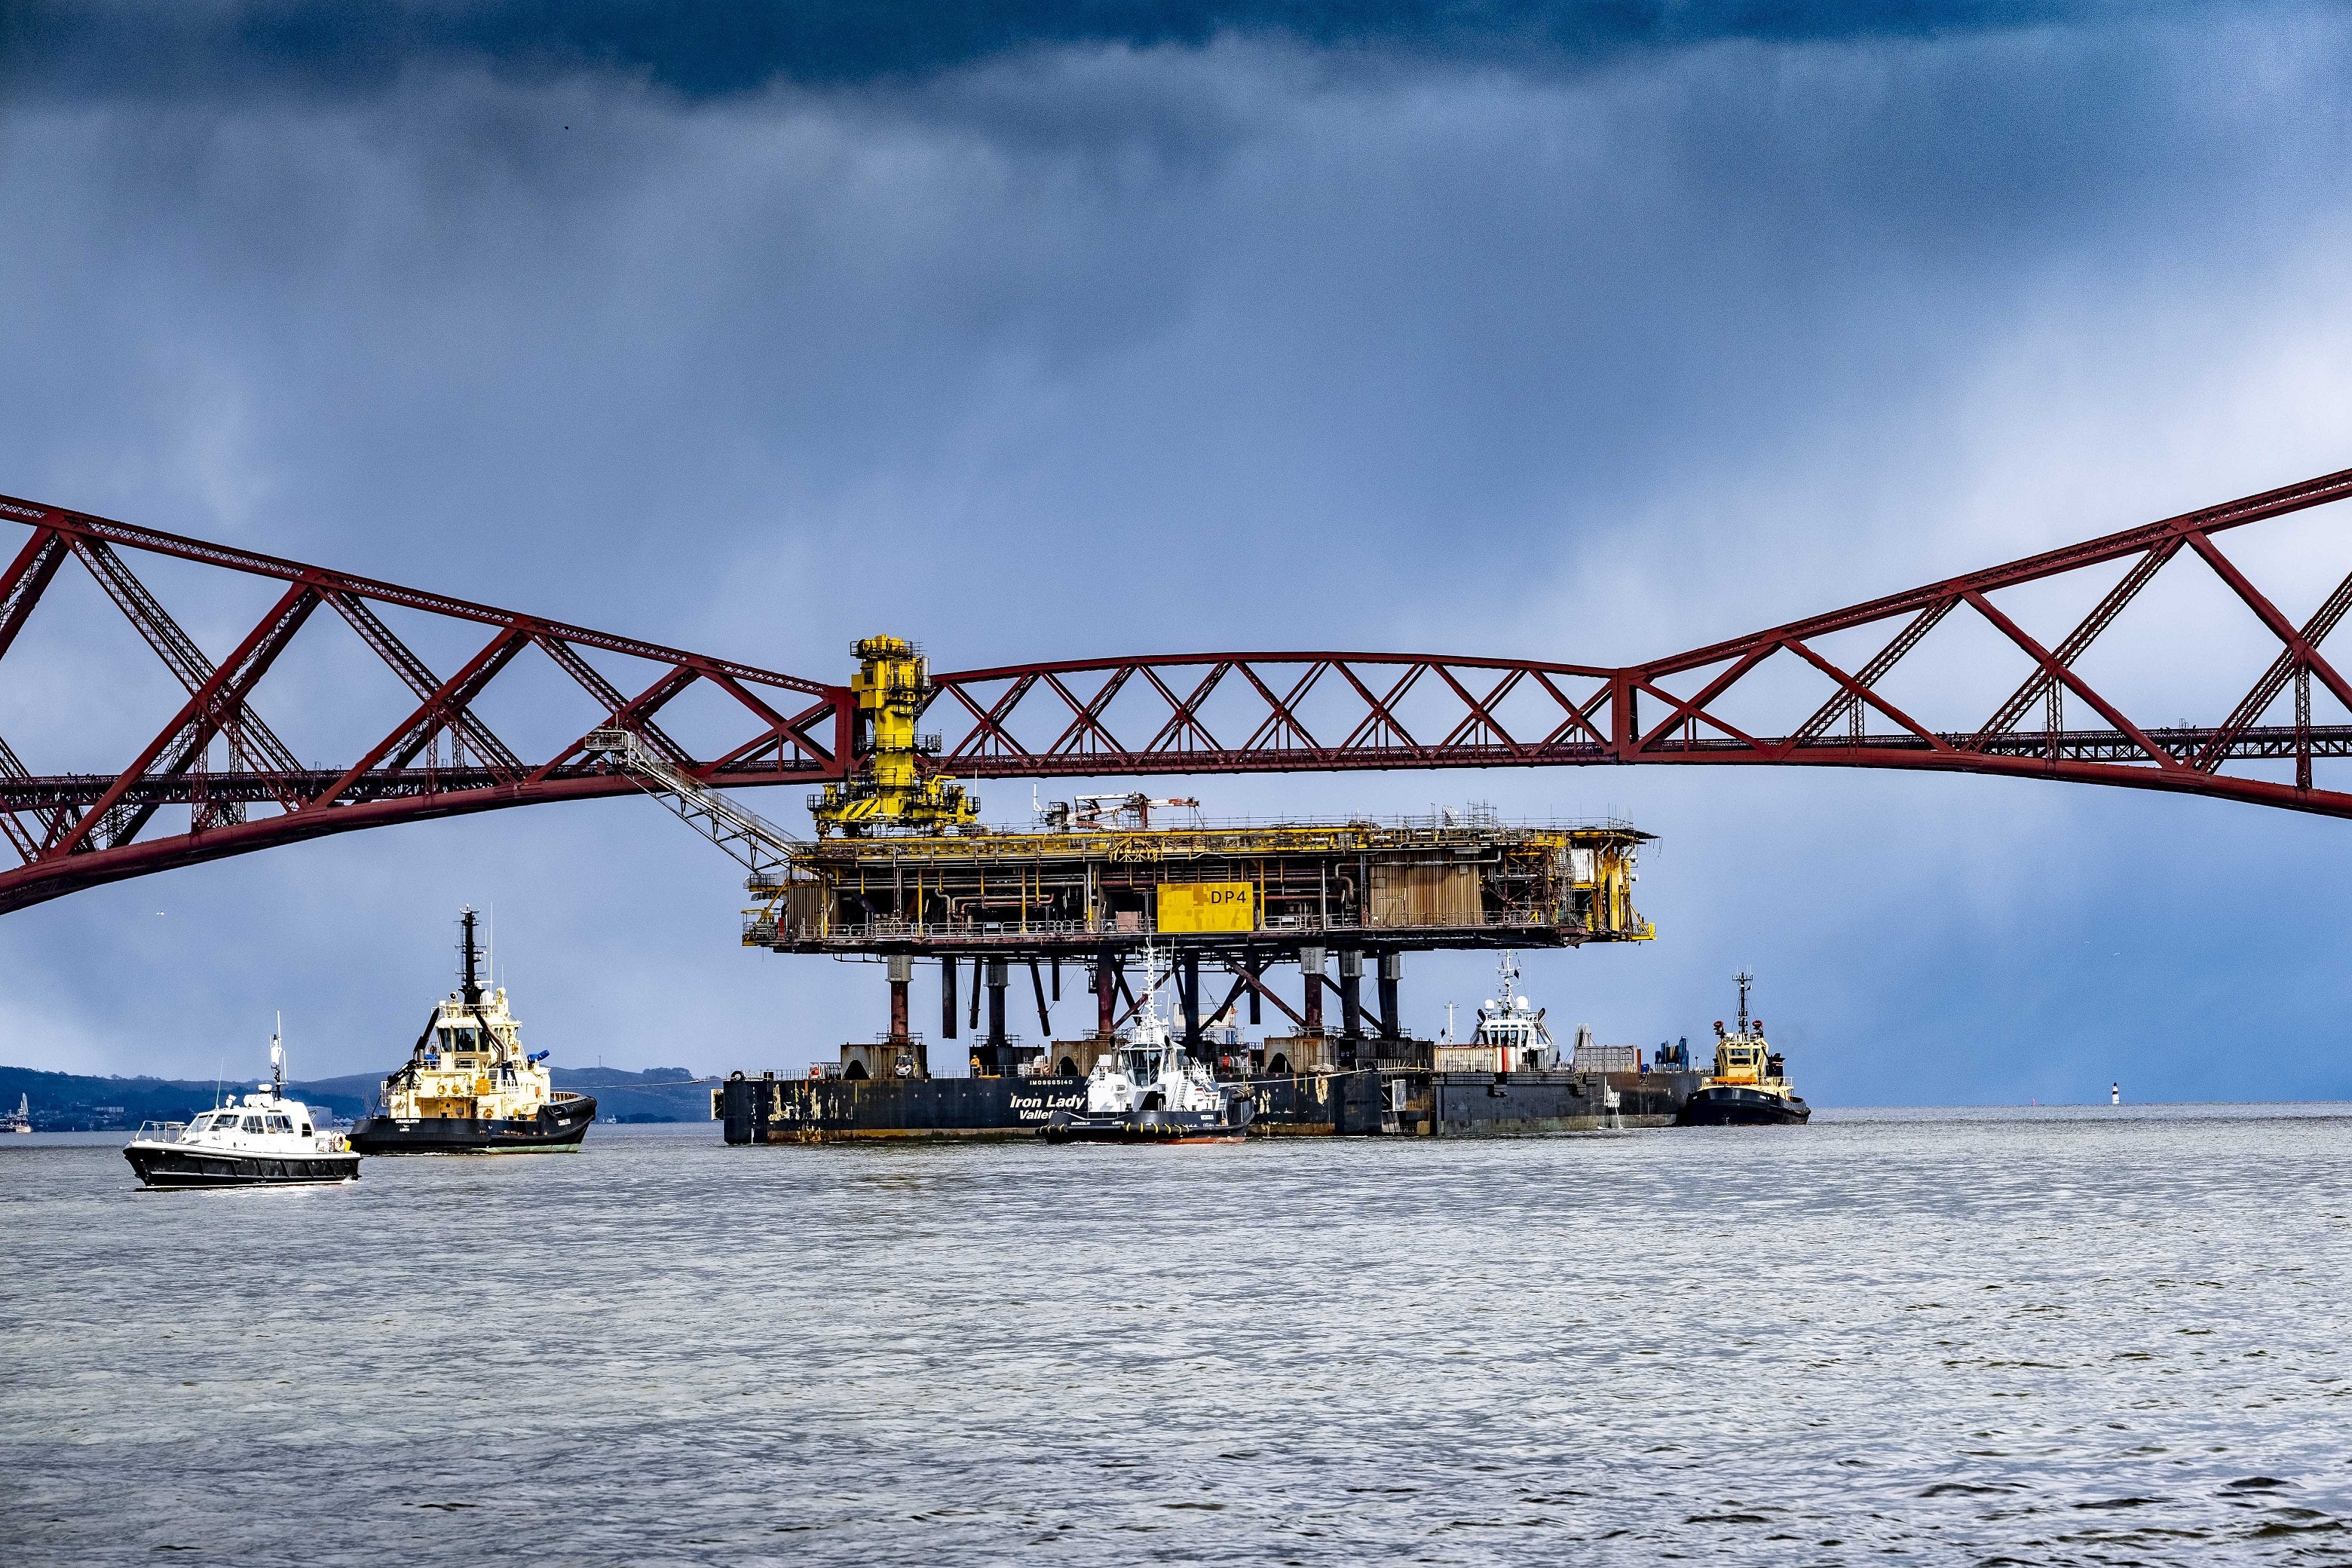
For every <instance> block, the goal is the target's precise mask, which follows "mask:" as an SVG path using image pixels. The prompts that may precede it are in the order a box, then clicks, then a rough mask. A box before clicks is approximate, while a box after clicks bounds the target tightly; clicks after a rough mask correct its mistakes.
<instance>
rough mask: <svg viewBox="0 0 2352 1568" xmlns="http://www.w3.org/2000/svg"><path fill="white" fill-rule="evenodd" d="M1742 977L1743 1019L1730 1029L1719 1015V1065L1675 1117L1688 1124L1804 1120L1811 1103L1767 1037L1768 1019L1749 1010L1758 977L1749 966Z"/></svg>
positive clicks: (1793, 1122) (1787, 1123) (1753, 1124)
mask: <svg viewBox="0 0 2352 1568" xmlns="http://www.w3.org/2000/svg"><path fill="white" fill-rule="evenodd" d="M1738 982H1739V1020H1738V1024H1737V1025H1736V1026H1734V1027H1733V1028H1731V1029H1730V1030H1728V1031H1726V1030H1725V1028H1724V1026H1723V1020H1722V1019H1720V1018H1717V1020H1716V1021H1715V1071H1714V1072H1712V1073H1710V1074H1708V1075H1707V1076H1706V1078H1705V1079H1701V1080H1700V1082H1699V1086H1698V1088H1697V1089H1696V1090H1695V1091H1693V1093H1692V1095H1691V1097H1690V1099H1689V1100H1686V1101H1685V1102H1684V1105H1683V1109H1682V1113H1681V1115H1679V1116H1678V1117H1676V1118H1675V1120H1676V1121H1679V1122H1680V1123H1681V1124H1682V1125H1683V1126H1685V1127H1773V1126H1796V1125H1801V1124H1802V1123H1804V1122H1805V1121H1809V1120H1811V1117H1812V1114H1813V1111H1812V1108H1811V1106H1809V1105H1807V1104H1806V1103H1805V1102H1804V1101H1803V1100H1800V1099H1798V1098H1797V1091H1796V1090H1795V1089H1791V1088H1790V1087H1789V1077H1788V1068H1787V1067H1786V1066H1785V1065H1784V1064H1783V1063H1782V1061H1781V1059H1780V1052H1778V1051H1776V1050H1774V1049H1773V1048H1772V1047H1771V1044H1770V1042H1769V1041H1768V1040H1766V1039H1765V1038H1764V1020H1763V1019H1761V1018H1758V1019H1756V1020H1754V1021H1753V1022H1751V1021H1750V1020H1749V1019H1748V987H1749V986H1750V985H1753V984H1755V983H1756V977H1755V976H1754V975H1753V974H1750V973H1748V972H1747V971H1746V970H1744V969H1743V970H1741V971H1740V972H1739V974H1738Z"/></svg>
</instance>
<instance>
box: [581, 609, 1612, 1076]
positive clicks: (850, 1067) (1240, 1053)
mask: <svg viewBox="0 0 2352 1568" xmlns="http://www.w3.org/2000/svg"><path fill="white" fill-rule="evenodd" d="M854 651H856V656H858V672H856V677H854V679H852V699H854V703H856V715H854V720H856V721H854V729H852V733H854V750H856V754H858V764H856V771H854V773H852V775H849V778H846V781H842V783H833V785H825V790H824V793H821V795H812V797H809V814H812V818H814V823H816V837H814V839H795V837H793V835H785V832H781V830H776V827H772V826H767V823H762V820H760V818H757V816H751V814H748V811H743V809H740V806H736V804H734V802H730V799H727V797H722V795H718V793H713V790H703V787H701V785H696V781H691V778H687V775H679V773H675V771H670V769H666V766H663V764H661V759H658V757H652V754H646V752H645V750H642V748H640V745H635V742H633V738H630V736H628V733H625V731H618V729H614V731H600V736H593V738H591V741H593V742H595V745H597V748H602V752H604V754H609V757H614V759H616V762H618V764H621V766H628V769H630V771H635V773H637V775H640V783H646V787H649V790H654V793H656V797H663V799H666V802H668V804H670V806H673V811H677V814H679V816H682V818H687V820H689V823H694V826H696V827H698V830H703V832H706V835H708V837H713V839H715V842H719V844H722V847H727V848H730V851H731V853H736V856H739V858H743V860H746V865H751V872H752V875H751V879H748V884H746V886H748V889H751V891H752V893H755V896H757V898H760V905H757V908H752V910H746V920H743V942H746V945H748V947H772V950H776V952H802V954H833V957H840V959H875V962H882V963H887V969H889V1030H887V1032H879V1035H875V1037H873V1039H870V1041H852V1044H845V1047H842V1065H840V1068H833V1072H840V1074H845V1077H852V1079H885V1077H891V1079H929V1077H931V1072H929V1058H927V1044H924V1037H922V1035H915V1032H912V1030H910V1018H908V992H910V983H912V978H915V963H918V962H936V963H939V973H940V1030H939V1037H940V1039H955V1037H957V1027H960V1025H962V1027H969V1030H971V1032H973V1037H976V1044H973V1051H971V1060H969V1065H971V1077H1016V1074H1054V1072H1077V1074H1085V1072H1087V1069H1089V1065H1091V1058H1094V1056H1096V1053H1098V1051H1103V1048H1110V1044H1112V1041H1115V1037H1118V1030H1119V1027H1124V1025H1127V1023H1129V1020H1131V1018H1134V1016H1136V1011H1139V1008H1140V1006H1143V1002H1140V999H1139V994H1136V987H1134V985H1131V983H1129V966H1131V963H1136V962H1140V959H1143V957H1146V947H1150V950H1152V963H1157V966H1160V971H1162V973H1167V975H1171V978H1173V992H1176V994H1173V1002H1176V1023H1179V1027H1181V1030H1183V1041H1185V1047H1188V1048H1190V1051H1192V1053H1195V1056H1197V1058H1202V1060H1209V1063H1213V1065H1216V1068H1218V1069H1221V1072H1234V1074H1246V1072H1258V1069H1267V1065H1275V1063H1279V1068H1284V1069H1291V1072H1298V1069H1352V1068H1373V1065H1381V1063H1400V1065H1404V1063H1412V1060H1416V1056H1418V1058H1428V1053H1430V1047H1428V1044H1425V1041H1409V1039H1406V1037H1404V1027H1402V1013H1400V983H1402V975H1404V954H1406V952H1416V950H1434V947H1576V945H1583V942H1639V941H1649V938H1651V936H1656V933H1654V929H1651V924H1649V921H1646V920H1642V914H1639V912H1637V910H1634V902H1633V884H1634V860H1637V853H1639V847H1642V844H1646V842H1649V837H1651V835H1646V832H1639V830H1634V827H1630V826H1625V823H1585V826H1559V823H1552V826H1524V823H1503V820H1500V818H1498V816H1496V814H1494V809H1489V806H1473V809H1467V811H1463V814H1454V811H1440V814H1434V816H1430V818H1404V820H1371V818H1350V820H1282V823H1256V820H1251V823H1204V820H1200V816H1197V802H1192V799H1148V797H1143V795H1082V797H1077V799H1075V802H1056V804H1054V806H1049V809H1042V811H1040V818H1042V823H1040V826H1037V827H1030V830H1013V827H990V826H983V823H981V820H979V811H981V802H979V799H976V797H973V795H969V793H967V790H964V787H962V785H960V783H955V781H952V778H948V775H946V773H943V771H939V766H936V764H934V762H931V757H934V754H936V741H934V738H929V736H922V733H919V720H922V710H924V708H927V705H929V699H931V682H929V670H927V660H924V656H922V651H919V648H918V647H915V644H910V642H906V639H901V637H866V639H861V642H858V644H856V647H854ZM1152 811H1160V814H1162V818H1160V823H1155V820H1152ZM1169 811H1179V814H1190V818H1192V820H1185V823H1181V826H1171V823H1169V818H1167V814H1169ZM967 962H969V992H964V994H967V996H969V1006H960V990H962V985H960V978H957V975H960V971H962V969H964V963H967ZM1204 963H1209V966H1216V969H1221V971H1223V973H1225V975H1230V990H1228V992H1225V996H1223V1002H1213V999H1212V996H1209V994H1206V992H1204V990H1202V978H1204V975H1202V966H1204ZM1277 963H1296V966H1298V969H1301V994H1298V1006H1291V1004H1289V1002H1286V999H1284V996H1282V994H1277V992H1275V987H1273V985H1270V983H1267V971H1270V969H1273V966H1277ZM1334 963H1336V969H1339V978H1336V985H1334V980H1331V966H1334ZM1367 963H1369V966H1371V969H1373V975H1376V983H1379V990H1376V996H1379V999H1376V1002H1373V999H1371V996H1367V994H1364V987H1362V980H1364V971H1367ZM1066 966H1075V969H1077V971H1079V978H1082V987H1085V992H1091V999H1094V1008H1091V1013H1094V1016H1091V1018H1087V1020H1085V1023H1082V1027H1077V1030H1068V1027H1066V1030H1061V1032H1058V1035H1061V1039H1056V1030H1054V1023H1051V1006H1054V1004H1056V1002H1061V987H1063V969H1066ZM1016 969H1021V971H1028V973H1025V975H1024V978H1025V980H1028V985H1025V987H1024V990H1033V994H1034V1002H1037V1027H1040V1037H1042V1044H1024V1041H1021V1039H1018V1037H1013V1035H1012V1032H1009V1027H1007V994H1004V992H1007V990H1009V985H1012V978H1013V971H1016ZM1327 990H1336V994H1339V1008H1336V1011H1339V1016H1336V1018H1334V1020H1328V1023H1331V1025H1336V1027H1328V1025H1327V1011H1324V992H1327ZM983 992H985V1018H988V1023H985V1035H981V996H983ZM1242 1006H1246V1013H1249V1023H1251V1025H1258V1023H1263V1006H1273V1008H1275V1011H1277V1013H1282V1016H1284V1018H1286V1020H1289V1025H1291V1032H1289V1037H1284V1039H1267V1041H1263V1047H1258V1048H1242V1047H1240V1041H1237V1030H1234V1027H1233V1023H1234V1013H1237V1008H1242ZM1216 1020H1223V1023H1225V1027H1221V1030H1216V1039H1212V1025H1213V1023H1216ZM1421 1065H1423V1068H1428V1063H1425V1060H1423V1063H1421Z"/></svg>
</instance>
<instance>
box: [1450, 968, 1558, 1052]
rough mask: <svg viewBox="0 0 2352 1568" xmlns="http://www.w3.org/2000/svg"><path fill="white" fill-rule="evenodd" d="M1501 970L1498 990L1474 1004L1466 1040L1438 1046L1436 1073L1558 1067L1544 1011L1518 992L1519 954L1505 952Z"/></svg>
mask: <svg viewBox="0 0 2352 1568" xmlns="http://www.w3.org/2000/svg"><path fill="white" fill-rule="evenodd" d="M1500 973H1501V977H1502V994H1500V995H1498V996H1489V997H1487V998H1486V1000H1485V1001H1484V1002H1481V1003H1479V1004H1478V1027H1477V1028H1476V1029H1475V1031H1474V1032H1473V1033H1472V1034H1471V1037H1470V1043H1469V1044H1467V1045H1451V1044H1444V1045H1440V1046H1439V1047H1437V1058H1436V1068H1437V1070H1438V1071H1439V1072H1543V1071H1548V1070H1549V1069H1550V1068H1557V1067H1558V1066H1559V1047H1558V1046H1556V1045H1554V1044H1553V1043H1552V1037H1551V1031H1550V1030H1549V1029H1548V1028H1546V1027H1545V1026H1544V1011H1545V1010H1544V1009H1543V1008H1541V1007H1538V1006H1537V1005H1535V1004H1534V1003H1532V1002H1530V1001H1528V999H1527V998H1526V997H1525V996H1522V995H1520V994H1518V992H1517V985H1518V979H1519V962H1518V955H1517V953H1513V952H1506V953H1505V954H1503V962H1502V963H1501V965H1500ZM1449 1032H1451V1031H1450V1027H1449Z"/></svg>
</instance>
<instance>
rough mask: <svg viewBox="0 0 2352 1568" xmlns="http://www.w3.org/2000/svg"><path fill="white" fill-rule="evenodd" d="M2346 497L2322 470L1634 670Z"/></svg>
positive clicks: (1689, 660) (1984, 590)
mask: <svg viewBox="0 0 2352 1568" xmlns="http://www.w3.org/2000/svg"><path fill="white" fill-rule="evenodd" d="M2347 498H2352V468H2346V469H2343V470H2341V471H2340V472H2337V473H2333V474H2323V475H2321V476H2320V477H2319V478H2318V479H2305V480H2304V481H2303V482H2302V483H2300V484H2293V485H2284V486H2282V487H2280V488H2279V489H2274V490H2264V491H2263V493H2261V494H2260V495H2252V496H2246V497H2243V498H2242V499H2241V500H2232V501H2223V502H2222V503H2221V505H2219V506H2210V507H2207V508H2205V509H2204V510H2201V511H2190V512H2183V513H2181V514H2180V515H2179V517H2168V518H2166V519H2165V520H2164V521H2161V522H2150V523H2144V524H2142V525H2141V526H2139V527H2137V528H2127V529H2125V530H2124V531H2122V532H2120V533H2110V534H2106V535H2105V536H2104V537H2102V538H2098V539H2092V540H2085V541H2084V542H2082V543H2080V544H2069V545H2066V546H2065V547H2063V549H2058V550H2045V551H2043V552H2042V553H2041V554H2039V555H2028V556H2026V557H2024V558H2023V559H2022V560H2018V561H2011V562H2010V563H2007V564H2005V565H2000V566H1992V567H1988V568H1986V569H1985V570H1984V571H1981V572H1971V573H1969V574H1968V575H1967V576H1965V577H1952V578H1948V579H1946V580H1945V581H1943V582H1941V583H1930V584H1927V586H1925V587H1920V588H1912V589H1909V590H1907V591H1906V592H1904V593H1900V594H1889V595H1886V596H1885V597H1884V598H1879V599H1872V600H1870V601H1868V602H1867V603H1864V604H1860V605H1851V606H1849V607H1848V608H1846V609H1843V610H1831V611H1829V612H1828V613H1826V614H1824V615H1819V616H1810V617H1808V618H1807V619H1805V620H1801V621H1790V623H1789V624H1788V625H1786V626H1775V627H1773V628H1771V629H1770V630H1769V631H1761V632H1751V633H1749V634H1748V636H1746V637H1733V638H1730V639H1729V640H1727V641H1725V642H1719V643H1711V644H1709V645H1708V646H1706V647H1699V648H1693V649H1691V650H1690V651H1689V652H1688V653H1678V654H1675V655H1673V656H1671V657H1669V658H1662V659H1654V660H1652V661H1651V662H1649V663H1647V664H1643V665H1640V666H1637V667H1635V668H1639V669H1640V670H1641V672H1642V673H1643V675H1645V676H1648V677H1650V678H1652V679H1655V678H1657V677H1658V676H1661V675H1677V674H1680V673H1682V672H1683V671H1685V670H1691V669H1704V668H1706V667H1707V666H1708V665H1710V664H1718V663H1720V662H1722V661H1723V660H1725V659H1727V658H1738V657H1739V655H1740V654H1742V653H1744V652H1745V651H1747V650H1748V648H1750V647H1755V646H1756V645H1757V644H1758V643H1762V642H1771V643H1778V642H1780V641H1781V640H1783V639H1784V638H1788V637H1804V638H1808V639H1811V638H1814V637H1826V636H1827V635H1829V634H1830V633H1832V632H1840V631H1844V630H1846V629H1847V628H1849V627H1852V626H1868V625H1869V624H1870V623H1871V622H1873V621H1880V620H1885V618H1886V617H1887V616H1900V615H1906V614H1908V613H1910V612H1912V611H1914V610H1921V609H1925V608H1927V606H1928V605H1933V604H1935V603H1936V602H1937V601H1938V600H1941V599H1948V598H1958V597H1960V596H1961V595H1966V594H1969V593H1976V594H1990V593H1993V592H1995V591H1997V590H1999V589H2002V588H2012V587H2016V586H2017V585H2019V584H2024V583H2032V582H2038V581H2040V580H2041V579H2042V578H2044V577H2054V576H2056V575H2058V574H2060V573H2063V572H2071V571H2074V569H2075V568H2077V567H2081V566H2093V565H2096V564H2098V563H2101V562H2103V561H2113V560H2116V558H2118V557H2120V556H2125V555H2130V554H2134V553H2136V552H2140V551H2145V550H2152V549H2155V548H2156V547H2157V546H2158V545H2159V544H2162V543H2165V542H2168V541H2173V540H2179V539H2185V538H2188V537H2189V536H2190V535H2192V534H2203V533H2213V532H2218V531H2221V530H2222V529H2227V528H2242V527H2243V526H2244V525H2245V524H2247V523H2250V522H2260V521H2263V520H2264V519H2266V518H2273V517H2284V516H2285V515H2287V514H2288V513H2289V512H2296V511H2302V510H2305V509H2306V508H2309V507H2315V506H2325V505H2326V504H2327V503H2328V502H2329V501H2335V500H2345V499H2347Z"/></svg>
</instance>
